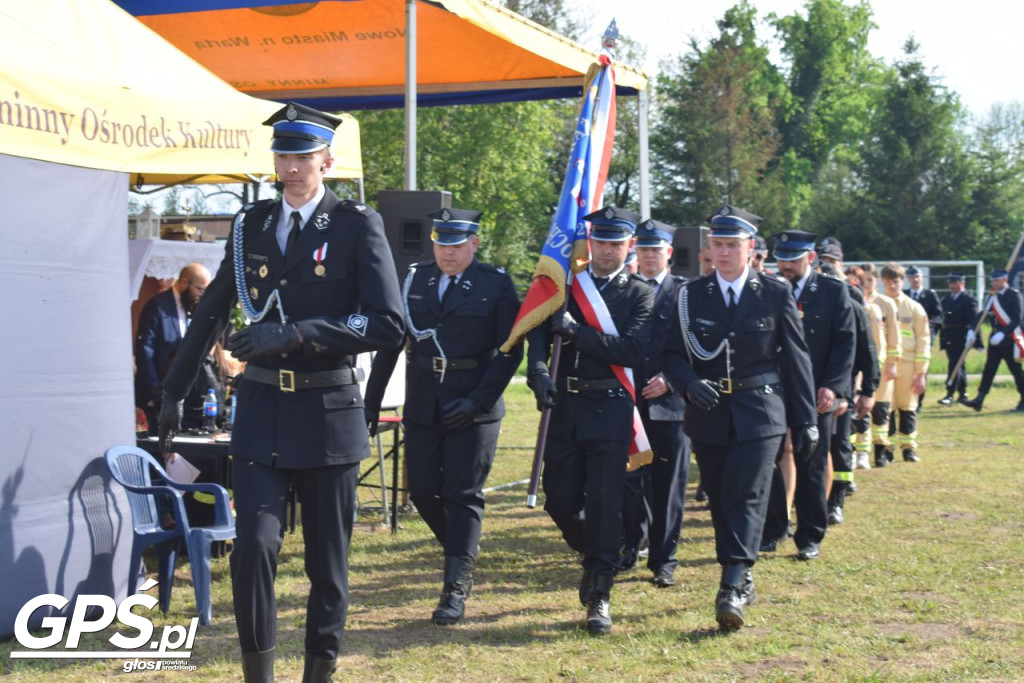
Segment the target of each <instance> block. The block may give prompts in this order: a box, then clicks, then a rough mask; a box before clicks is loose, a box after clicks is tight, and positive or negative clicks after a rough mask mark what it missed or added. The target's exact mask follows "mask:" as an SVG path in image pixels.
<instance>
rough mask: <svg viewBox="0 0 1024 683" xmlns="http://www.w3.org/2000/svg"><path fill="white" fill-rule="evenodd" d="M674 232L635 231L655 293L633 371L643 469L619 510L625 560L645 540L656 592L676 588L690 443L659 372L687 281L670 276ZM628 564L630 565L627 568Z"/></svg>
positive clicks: (680, 405) (679, 402) (630, 479)
mask: <svg viewBox="0 0 1024 683" xmlns="http://www.w3.org/2000/svg"><path fill="white" fill-rule="evenodd" d="M675 232H676V227H675V226H672V225H667V224H665V223H661V222H659V221H656V220H654V219H651V218H649V219H647V220H645V221H643V222H642V223H640V225H639V226H638V227H637V231H636V252H637V257H638V263H639V275H640V277H641V278H642V279H644V280H646V281H647V283H648V284H649V285H650V286H651V288H652V289H653V290H654V315H653V316H652V322H651V336H650V340H649V341H648V342H647V347H646V350H645V352H644V359H643V362H642V363H641V364H640V365H638V366H636V367H635V368H633V371H634V373H635V375H634V376H635V377H636V382H637V387H638V390H639V391H638V394H637V408H638V409H639V411H640V419H641V420H642V421H643V424H644V431H645V432H646V433H647V440H648V442H649V443H650V444H651V452H652V453H653V459H652V461H651V464H650V465H649V466H648V467H641V468H639V469H637V470H635V471H633V472H630V473H629V475H628V476H627V479H626V500H625V504H624V507H623V525H624V528H623V540H624V544H623V545H624V547H625V550H624V553H623V554H624V556H627V557H628V558H630V557H633V556H634V554H635V553H636V549H637V546H638V545H639V542H640V541H641V540H642V539H643V538H644V536H645V535H646V537H647V539H648V542H647V568H648V569H650V570H651V572H652V573H653V574H654V577H653V579H652V581H653V583H654V585H655V586H658V587H659V588H665V587H668V586H671V585H673V584H675V582H676V580H675V569H676V566H677V562H676V548H677V547H678V546H679V532H680V529H681V528H682V526H683V497H684V494H685V493H686V480H687V477H688V476H689V471H690V442H689V439H688V438H687V437H686V434H685V433H684V432H683V410H684V409H685V407H686V403H685V401H684V400H683V397H682V394H680V393H679V392H676V391H673V390H672V387H670V386H669V385H668V383H667V382H666V381H665V375H664V374H663V373H662V372H661V359H660V357H659V356H660V353H661V345H662V343H663V342H664V339H665V334H666V333H667V332H668V326H669V321H670V320H671V319H672V315H673V307H674V305H675V300H676V296H675V293H676V289H677V288H678V287H679V285H680V284H682V283H683V282H686V278H683V277H679V276H676V275H672V273H671V271H670V270H669V260H670V259H671V258H672V236H673V235H674V234H675ZM629 564H631V563H629Z"/></svg>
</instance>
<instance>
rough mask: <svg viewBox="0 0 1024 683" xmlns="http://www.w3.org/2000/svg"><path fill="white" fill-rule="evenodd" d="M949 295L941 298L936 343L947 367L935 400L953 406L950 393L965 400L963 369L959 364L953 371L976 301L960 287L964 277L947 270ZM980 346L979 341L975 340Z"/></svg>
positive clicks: (975, 313) (969, 329)
mask: <svg viewBox="0 0 1024 683" xmlns="http://www.w3.org/2000/svg"><path fill="white" fill-rule="evenodd" d="M948 279H949V294H947V295H946V296H944V297H942V301H941V302H940V303H941V305H942V331H941V332H940V334H941V337H940V338H939V342H940V343H941V345H942V349H943V351H945V352H946V360H947V361H948V363H949V367H948V368H947V370H946V395H945V396H944V397H942V398H940V399H939V405H940V406H951V405H953V394H957V400H958V401H959V402H960V403H964V402H966V401H967V400H968V399H967V369H966V368H965V367H964V366H963V365H961V366H960V369H959V370H957V372H956V374H955V375H954V374H953V370H954V369H955V368H956V364H957V362H958V361H959V360H960V356H962V355H963V353H964V349H965V348H967V334H968V332H973V331H974V322H975V320H977V318H978V300H977V299H975V298H974V297H973V296H971V293H970V292H967V291H965V290H964V276H963V275H961V274H960V273H950V275H949V278H948ZM975 343H976V346H977V348H980V340H975Z"/></svg>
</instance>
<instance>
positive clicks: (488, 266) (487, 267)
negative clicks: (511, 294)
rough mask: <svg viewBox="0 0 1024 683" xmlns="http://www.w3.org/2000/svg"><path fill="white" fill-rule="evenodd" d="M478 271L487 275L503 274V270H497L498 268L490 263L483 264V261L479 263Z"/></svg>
mask: <svg viewBox="0 0 1024 683" xmlns="http://www.w3.org/2000/svg"><path fill="white" fill-rule="evenodd" d="M480 270H486V271H487V272H488V273H504V272H505V269H504V268H499V267H498V266H495V265H493V264H490V263H484V262H483V261H481V262H480Z"/></svg>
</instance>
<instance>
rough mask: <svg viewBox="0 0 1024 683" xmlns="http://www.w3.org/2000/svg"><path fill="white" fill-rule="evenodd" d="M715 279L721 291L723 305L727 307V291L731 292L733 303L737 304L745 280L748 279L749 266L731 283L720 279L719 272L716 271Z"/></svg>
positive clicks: (720, 274) (745, 282)
mask: <svg viewBox="0 0 1024 683" xmlns="http://www.w3.org/2000/svg"><path fill="white" fill-rule="evenodd" d="M715 277H716V278H718V287H719V289H721V290H722V299H723V300H724V301H725V305H726V306H728V305H729V289H732V291H733V301H734V302H735V303H737V304H739V302H740V294H741V293H742V292H743V288H744V287H745V286H746V284H747V278H749V277H750V266H746V267H745V268H744V269H743V272H742V273H740V274H739V277H737V278H736V279H735V280H733V281H732V282H729V281H728V280H726V279H725V278H724V277H722V273H721V271H718V270H716V271H715Z"/></svg>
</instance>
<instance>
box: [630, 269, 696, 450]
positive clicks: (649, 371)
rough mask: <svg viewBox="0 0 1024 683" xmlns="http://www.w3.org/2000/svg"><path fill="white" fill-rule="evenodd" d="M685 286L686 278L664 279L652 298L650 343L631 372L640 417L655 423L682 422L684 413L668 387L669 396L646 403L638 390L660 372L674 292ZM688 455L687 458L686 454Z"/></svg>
mask: <svg viewBox="0 0 1024 683" xmlns="http://www.w3.org/2000/svg"><path fill="white" fill-rule="evenodd" d="M685 282H686V278H684V277H680V276H678V275H671V274H669V275H666V276H665V279H664V280H662V282H661V287H659V288H658V292H657V294H655V296H654V314H653V315H652V316H651V340H650V342H649V343H648V344H647V349H646V351H645V353H644V360H643V363H641V364H640V366H638V367H636V368H634V377H635V379H636V400H637V405H638V407H639V408H640V413H641V414H642V415H643V414H646V415H647V417H648V418H649V419H651V420H655V421H659V422H660V421H664V422H682V421H683V415H684V413H685V411H686V401H685V400H684V399H683V394H682V393H681V392H678V391H675V390H674V389H672V387H671V385H670V386H669V390H668V393H665V394H662V395H661V396H658V397H657V398H653V399H650V400H648V399H646V398H644V397H643V396H641V395H640V390H641V389H643V388H644V386H645V385H646V384H647V382H648V381H649V380H650V379H651V378H652V377H654V376H655V375H657V374H659V373H660V372H661V349H662V347H663V346H664V344H665V336H666V335H667V334H668V328H669V325H671V324H672V321H673V320H674V319H675V302H676V291H677V290H678V288H679V287H680V286H681V285H682V284H683V283H685ZM687 455H689V454H687Z"/></svg>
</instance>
